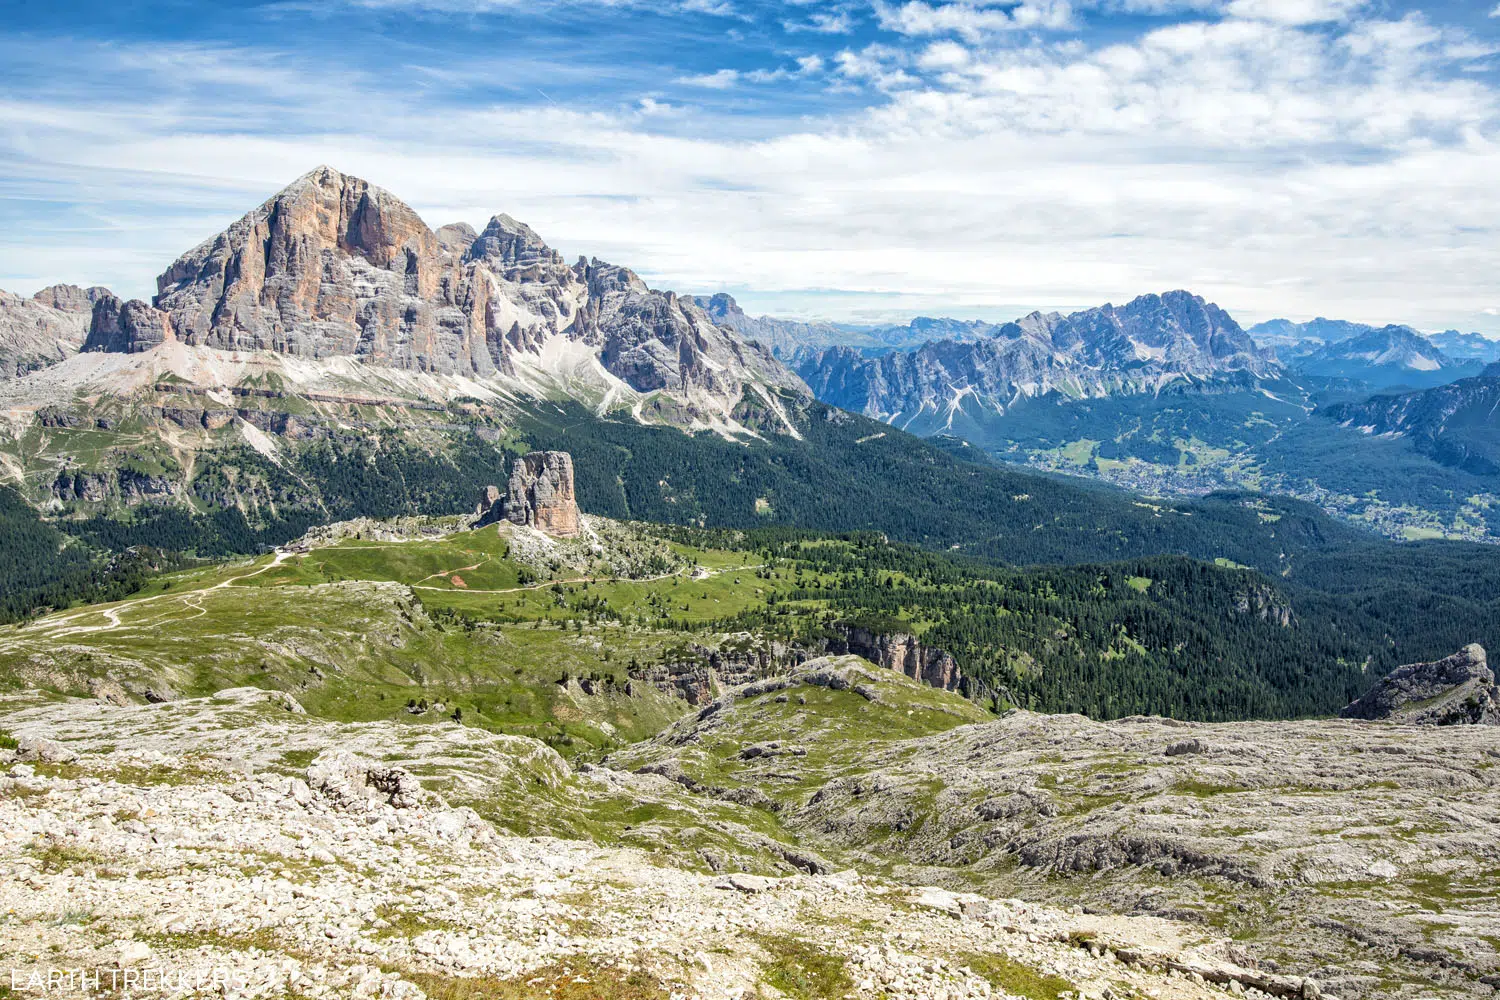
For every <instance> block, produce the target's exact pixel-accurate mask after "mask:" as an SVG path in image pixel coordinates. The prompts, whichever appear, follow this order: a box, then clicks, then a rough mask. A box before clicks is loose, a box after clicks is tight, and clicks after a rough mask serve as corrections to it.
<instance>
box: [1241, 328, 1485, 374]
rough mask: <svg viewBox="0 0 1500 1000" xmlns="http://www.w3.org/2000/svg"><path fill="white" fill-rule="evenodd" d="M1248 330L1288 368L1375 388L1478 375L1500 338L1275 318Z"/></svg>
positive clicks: (1451, 332) (1451, 331) (1452, 332)
mask: <svg viewBox="0 0 1500 1000" xmlns="http://www.w3.org/2000/svg"><path fill="white" fill-rule="evenodd" d="M1249 332H1250V335H1251V336H1252V337H1254V338H1255V339H1256V341H1257V342H1258V343H1260V344H1261V345H1262V346H1265V347H1271V348H1274V349H1275V351H1276V356H1277V358H1278V359H1279V360H1280V361H1282V362H1283V363H1284V364H1285V365H1286V366H1287V368H1288V369H1289V370H1290V371H1292V372H1296V373H1300V374H1305V375H1317V376H1321V377H1325V378H1349V379H1354V380H1356V381H1359V382H1364V383H1367V384H1369V385H1370V386H1372V387H1374V388H1386V387H1390V386H1406V387H1412V388H1423V387H1426V386H1431V385H1441V384H1442V383H1444V382H1451V381H1453V380H1455V379H1459V378H1465V377H1468V376H1472V375H1477V374H1479V372H1480V370H1481V369H1482V368H1483V367H1484V365H1485V364H1486V363H1487V362H1490V361H1495V360H1500V342H1497V341H1491V340H1488V339H1487V338H1485V337H1481V336H1480V335H1478V334H1461V333H1458V332H1457V331H1455V330H1450V331H1448V332H1447V333H1443V334H1439V335H1437V336H1435V337H1428V336H1426V335H1424V334H1422V333H1420V332H1419V331H1417V330H1415V329H1413V328H1412V327H1409V326H1399V325H1395V324H1391V325H1388V326H1383V327H1375V326H1370V325H1368V324H1364V323H1351V322H1348V321H1345V320H1331V319H1315V320H1312V321H1310V322H1307V323H1293V322H1291V321H1290V320H1284V319H1280V320H1271V321H1270V322H1267V323H1260V324H1257V325H1255V326H1253V327H1251V328H1250V331H1249ZM1445 345H1446V347H1445ZM1447 348H1452V350H1451V351H1450V350H1448V349H1447Z"/></svg>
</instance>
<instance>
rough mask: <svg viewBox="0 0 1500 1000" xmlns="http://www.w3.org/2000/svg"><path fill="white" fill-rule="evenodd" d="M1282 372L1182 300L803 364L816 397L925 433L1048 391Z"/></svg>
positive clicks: (1218, 312) (832, 354) (831, 353)
mask: <svg viewBox="0 0 1500 1000" xmlns="http://www.w3.org/2000/svg"><path fill="white" fill-rule="evenodd" d="M1273 368H1274V361H1273V359H1272V356H1271V355H1270V354H1269V353H1268V352H1265V351H1262V350H1261V349H1260V348H1258V347H1257V346H1256V345H1255V343H1254V342H1253V341H1252V340H1251V339H1250V338H1249V337H1248V336H1247V335H1246V334H1245V332H1244V331H1243V330H1241V329H1240V327H1239V325H1238V324H1237V323H1235V322H1234V320H1233V319H1232V318H1231V317H1230V316H1229V315H1228V314H1227V313H1225V312H1224V311H1223V310H1222V309H1219V308H1218V307H1217V306H1214V305H1212V304H1211V303H1208V302H1205V301H1204V300H1203V299H1202V298H1199V297H1198V296H1195V295H1192V294H1190V293H1188V292H1182V291H1177V292H1168V293H1167V294H1165V295H1143V296H1141V297H1140V298H1138V299H1135V300H1134V301H1132V302H1130V303H1129V304H1127V305H1124V306H1118V307H1117V306H1113V305H1106V306H1102V307H1100V308H1097V309H1088V310H1085V311H1083V312H1077V313H1073V314H1072V315H1070V316H1063V315H1060V314H1058V313H1048V314H1044V313H1039V312H1037V313H1032V314H1031V315H1029V316H1025V317H1023V318H1022V319H1020V320H1017V321H1016V322H1014V323H1007V324H1005V325H1003V326H1000V327H997V328H995V329H994V330H993V331H992V332H991V334H990V335H989V336H986V337H982V338H977V339H974V340H971V341H957V340H936V341H930V342H928V343H926V344H924V345H923V346H921V347H918V348H916V349H913V350H908V351H899V352H891V353H887V354H883V355H880V356H877V357H867V356H865V355H864V354H863V353H861V352H860V351H858V350H857V349H853V348H849V347H834V348H829V349H828V350H825V351H821V352H817V353H809V354H803V355H799V357H798V360H797V370H798V373H799V374H801V375H802V378H803V380H804V381H806V382H807V383H808V385H809V386H811V387H812V389H813V393H814V394H815V395H816V396H817V397H818V398H819V399H821V400H823V401H824V402H829V403H833V404H834V405H835V406H841V407H844V408H845V409H850V410H855V411H857V412H860V413H864V414H866V415H867V416H872V417H877V418H879V419H882V420H886V421H888V422H890V423H893V424H896V425H897V426H899V427H902V428H908V429H912V430H915V431H917V432H918V433H924V432H925V433H934V432H938V431H952V430H953V429H954V420H955V418H956V417H957V416H958V415H959V413H960V412H961V411H966V410H967V411H973V410H975V409H977V410H979V411H984V412H993V413H995V414H1004V413H1005V412H1006V410H1007V409H1008V408H1009V407H1010V406H1011V405H1012V404H1013V403H1015V402H1016V401H1018V400H1021V399H1026V398H1031V397H1037V396H1044V395H1047V394H1049V393H1057V394H1059V395H1061V396H1064V397H1068V398H1089V397H1099V396H1107V395H1113V394H1117V393H1138V392H1154V391H1157V390H1158V389H1160V388H1162V387H1163V386H1164V385H1166V384H1169V383H1171V382H1175V381H1178V380H1181V379H1183V378H1189V379H1206V378H1212V377H1216V376H1219V375H1224V374H1228V373H1231V372H1243V373H1249V374H1251V375H1260V374H1265V373H1268V372H1270V371H1271V370H1272V369H1273Z"/></svg>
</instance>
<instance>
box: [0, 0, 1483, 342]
mask: <svg viewBox="0 0 1500 1000" xmlns="http://www.w3.org/2000/svg"><path fill="white" fill-rule="evenodd" d="M379 6H380V8H381V10H382V12H383V13H382V17H383V18H384V20H382V21H381V22H380V23H379V24H377V25H375V26H374V28H373V29H369V30H375V31H378V32H380V33H382V35H383V37H390V36H393V35H395V34H396V33H399V32H400V31H402V30H403V29H404V28H405V26H406V25H407V24H408V22H407V21H405V20H404V19H405V18H407V17H416V16H418V14H416V13H412V12H411V11H410V9H409V7H408V8H406V9H401V8H400V7H399V6H398V5H397V4H395V0H391V2H390V3H386V2H385V0H381V2H380V4H379ZM506 6H507V5H505V4H491V5H490V6H489V7H488V8H486V9H485V10H484V11H481V12H479V13H475V12H474V11H473V10H472V9H470V10H468V11H467V12H466V13H465V14H464V15H463V17H467V18H475V17H478V18H487V17H497V18H503V19H504V20H503V21H502V22H501V23H500V25H499V27H498V28H496V31H495V35H496V37H497V38H503V37H506V36H509V35H513V34H514V33H515V32H517V31H522V30H528V31H532V32H536V31H540V30H542V29H541V28H540V27H537V26H536V25H534V24H533V23H532V19H533V18H534V17H537V16H539V15H536V14H532V13H524V12H523V13H517V12H516V11H515V10H514V8H513V6H512V9H511V10H510V11H509V12H506V13H503V14H497V13H494V11H495V10H496V9H499V8H502V7H506ZM580 6H581V7H587V8H589V9H588V10H579V9H578V8H579V7H580ZM434 7H437V8H442V4H433V3H424V4H423V5H422V11H421V13H420V16H421V17H422V18H423V19H424V23H425V24H426V26H427V27H426V29H425V30H428V31H430V32H432V33H433V34H434V35H435V36H436V37H438V38H442V37H445V33H450V34H452V36H453V37H458V34H459V33H462V32H463V31H464V30H465V26H466V25H469V30H479V29H480V28H484V27H485V25H484V24H483V23H481V24H479V27H478V28H475V27H474V26H473V25H474V22H471V21H463V20H456V19H455V17H456V16H457V15H455V14H454V13H453V12H452V11H445V10H441V9H440V10H439V11H438V12H437V13H436V14H434V10H433V8H434ZM1389 8H1390V5H1381V6H1380V7H1379V9H1378V10H1377V9H1376V6H1375V5H1372V4H1367V3H1364V2H1362V0H1088V2H1085V0H1072V2H1068V0H1024V2H1003V3H994V2H989V3H986V2H979V0H974V2H967V0H966V2H951V3H940V2H934V0H908V2H902V3H885V2H880V0H877V2H875V3H873V4H869V5H863V4H860V5H855V4H847V5H818V6H817V7H813V6H811V5H803V4H790V3H788V4H762V5H756V6H753V7H752V6H750V5H746V4H740V5H729V4H725V3H717V2H715V3H707V4H705V3H700V2H696V0H695V2H693V3H690V4H686V5H681V6H679V7H674V8H672V9H671V10H670V11H667V12H658V13H656V14H651V15H645V14H641V13H639V12H632V11H631V10H630V9H627V5H625V4H623V3H615V4H593V5H587V4H585V5H577V4H575V5H571V7H570V10H572V13H570V14H567V15H566V16H569V17H579V18H588V19H592V20H598V19H604V20H605V21H606V22H608V23H609V24H612V25H614V28H613V31H614V33H615V35H616V36H617V37H618V38H621V39H624V38H626V37H627V36H624V35H621V34H620V33H621V32H626V31H632V30H635V29H636V28H640V30H642V31H644V30H646V29H647V28H651V26H652V25H657V26H659V28H660V30H661V32H662V34H661V35H660V36H659V37H660V38H661V39H662V42H661V45H662V46H664V47H666V46H670V45H672V44H674V43H673V42H672V36H671V34H670V32H676V33H677V34H680V35H682V37H683V47H682V49H681V50H678V51H681V52H682V53H687V52H688V48H687V44H688V43H689V42H691V43H693V48H692V50H691V51H692V54H691V55H687V54H684V55H682V56H681V57H680V58H678V59H675V60H674V61H675V62H676V64H675V65H673V66H671V67H670V68H666V69H664V68H663V66H662V65H661V64H660V63H659V62H658V61H657V58H656V56H655V54H647V55H645V56H642V55H641V54H640V53H639V52H636V51H635V50H636V49H638V48H639V47H640V45H641V44H644V42H645V36H643V35H641V34H636V35H635V36H633V37H631V38H629V40H630V41H633V42H635V43H637V44H634V45H624V44H621V45H612V44H611V41H610V39H609V38H607V37H603V36H601V37H599V38H596V39H595V40H594V41H593V42H592V43H591V45H592V46H593V47H592V48H588V49H587V51H579V50H578V49H577V45H576V44H575V46H574V48H573V49H564V48H561V47H559V48H557V49H555V50H550V49H549V48H548V46H547V45H544V44H541V43H542V42H543V41H545V39H543V38H542V37H541V36H540V35H534V36H528V37H534V38H535V39H536V40H537V42H538V44H536V45H532V46H526V45H519V44H512V45H510V46H509V47H506V48H504V49H501V48H498V47H492V48H489V49H485V48H483V47H481V46H479V44H478V43H477V42H476V43H475V48H474V49H472V50H468V51H465V52H464V53H462V54H463V56H464V57H463V58H461V59H460V58H450V59H446V60H445V59H443V58H441V57H439V53H441V47H440V46H413V47H412V49H411V51H409V52H407V53H404V55H405V59H404V61H402V62H401V63H399V64H397V65H382V64H380V63H379V62H378V61H376V60H373V59H372V60H371V61H370V62H368V63H363V62H360V61H359V60H356V59H351V60H349V61H347V62H344V63H342V64H341V63H340V62H339V61H338V59H336V58H330V56H329V52H328V50H327V49H326V47H324V48H321V49H313V50H305V49H298V48H296V47H288V46H278V45H273V44H270V43H269V42H266V43H262V42H260V41H255V42H253V43H252V42H249V41H236V42H225V41H222V40H211V39H186V40H171V41H167V40H159V39H152V40H141V41H136V42H109V41H102V40H90V39H80V38H70V39H69V40H68V45H67V46H66V47H65V48H54V47H50V46H51V44H52V43H55V42H56V39H53V40H52V43H49V45H41V44H39V41H40V39H39V37H38V36H36V35H28V36H24V37H23V36H22V35H20V34H15V33H12V34H9V35H4V36H0V58H5V57H9V58H10V59H11V60H12V62H11V63H10V65H13V66H15V67H17V70H18V71H17V72H16V73H15V74H14V77H15V79H14V81H13V82H11V83H10V84H8V85H7V86H6V89H5V90H4V91H0V137H3V142H0V168H3V169H0V176H3V177H4V178H6V179H5V180H3V181H0V212H3V216H4V217H3V218H0V222H3V223H4V235H3V236H0V287H6V288H10V289H14V290H17V291H21V292H30V291H33V290H34V289H35V288H36V287H40V286H41V285H42V284H46V283H48V282H51V281H55V280H74V281H86V282H95V281H98V282H104V283H108V284H111V285H114V286H116V287H118V288H120V289H121V290H123V291H125V292H128V293H131V294H148V293H149V292H150V291H152V290H153V289H152V281H151V279H152V278H153V276H154V275H155V274H156V273H158V272H159V271H161V270H162V269H164V267H165V266H166V264H167V263H168V262H169V261H170V259H171V258H172V257H174V256H175V255H176V254H177V253H179V252H181V251H183V250H185V249H187V248H188V247H189V246H191V245H193V244H194V243H196V242H198V241H199V240H201V239H203V238H205V237H207V236H209V235H210V234H211V233H212V232H214V231H216V230H217V229H219V228H221V227H222V226H223V225H225V224H227V223H228V222H229V221H231V220H232V219H233V218H234V217H236V216H237V215H239V214H240V213H242V212H243V211H245V210H246V209H248V208H249V207H250V206H251V205H253V204H256V203H258V202H259V201H260V200H263V199H264V198H265V197H266V196H268V195H269V194H270V193H271V192H272V191H274V190H275V189H276V188H277V187H279V186H280V185H282V184H284V183H286V182H287V181H289V180H290V179H291V178H293V177H295V176H297V175H298V174H300V173H302V172H303V171H305V170H307V169H309V168H310V167H311V166H313V165H314V164H316V163H320V162H328V163H332V164H334V165H335V166H339V167H340V168H342V169H345V170H348V171H351V172H354V173H357V174H360V175H361V176H365V177H368V178H369V179H370V180H372V181H374V182H375V183H378V184H381V185H382V186H385V187H387V188H390V189H391V190H393V191H395V192H396V193H397V194H399V195H400V196H402V197H403V198H406V199H407V200H408V201H410V202H412V203H413V205H414V206H415V207H416V208H417V209H418V210H419V211H421V212H422V213H423V215H424V217H425V218H427V220H428V221H429V223H431V224H433V225H438V224H442V223H446V222H450V221H455V220H458V219H464V220H467V221H470V222H473V223H476V224H479V223H482V222H483V221H484V219H485V218H487V217H488V215H489V214H491V213H494V212H499V211H506V212H509V213H510V214H512V215H515V216H517V217H519V218H522V219H525V220H526V221H527V222H529V223H530V224H532V225H533V226H534V227H536V228H537V229H538V230H539V231H540V232H541V233H542V234H543V235H544V236H545V237H547V238H548V239H549V241H550V242H552V243H553V244H554V245H556V246H558V247H559V249H561V250H563V251H564V252H566V253H570V254H576V253H589V254H598V255H599V256H604V257H607V258H610V259H614V260H617V261H619V262H621V263H626V264H629V265H631V266H633V267H635V268H637V269H638V270H640V271H641V272H642V273H643V274H645V275H646V276H647V277H648V279H649V280H650V281H652V283H653V284H657V285H659V286H663V287H674V288H677V289H679V290H682V291H712V290H717V289H721V288H727V289H730V290H733V291H735V292H736V293H737V294H738V295H740V297H741V298H742V300H744V301H746V302H747V304H749V305H750V306H751V307H752V308H770V309H776V310H778V311H788V312H795V313H799V314H803V315H823V316H829V317H833V318H854V319H860V318H876V317H888V316H895V315H904V314H910V313H913V312H919V311H921V312H953V313H961V314H965V315H983V316H989V317H992V318H1008V317H1009V316H1010V315H1011V314H1012V313H1013V312H1015V311H1018V310H1020V309H1023V308H1032V307H1041V308H1069V307H1075V306H1084V305H1093V304H1098V303H1100V302H1104V301H1110V300H1113V301H1120V300H1122V299H1125V298H1129V297H1131V296H1133V295H1135V294H1139V293H1141V292H1145V291H1159V290H1164V289H1167V288H1175V287H1187V288H1191V289H1193V290H1195V291H1198V292H1200V293H1202V294H1205V295H1208V296H1210V297H1212V298H1214V299H1215V300H1217V301H1219V302H1220V303H1221V304H1223V305H1225V306H1226V307H1227V308H1230V309H1232V310H1234V311H1235V312H1236V314H1237V315H1240V316H1241V317H1242V318H1245V319H1255V318H1265V317H1268V316H1271V315H1282V314H1285V315H1290V316H1293V317H1298V318H1305V317H1310V316H1312V315H1337V316H1342V317H1347V318H1352V319H1364V320H1369V321H1380V322H1384V321H1401V322H1411V323H1415V324H1418V325H1421V326H1426V327H1443V326H1450V325H1454V326H1463V327H1465V328H1477V329H1486V330H1492V331H1496V332H1500V319H1497V317H1496V312H1495V310H1496V308H1497V306H1500V281H1497V275H1500V241H1497V240H1496V238H1495V233H1496V232H1497V231H1500V195H1497V191H1496V188H1495V185H1494V178H1495V177H1500V143H1497V124H1500V91H1497V86H1496V78H1495V66H1496V58H1497V57H1496V51H1497V47H1496V45H1495V39H1494V38H1493V37H1484V36H1482V35H1481V34H1480V33H1478V32H1477V31H1476V29H1475V28H1474V27H1473V26H1472V25H1468V26H1464V25H1456V24H1451V23H1445V22H1441V21H1438V20H1436V19H1435V18H1434V17H1431V16H1429V15H1427V14H1424V13H1423V12H1421V11H1419V10H1416V9H1407V10H1397V11H1392V10H1390V9H1389ZM280 16H282V17H286V18H293V19H296V18H297V17H300V16H303V15H299V14H298V13H296V12H295V11H292V12H283V13H282V14H281V15H280ZM308 16H311V15H308ZM555 16H564V15H562V14H556V15H555ZM1478 16H1479V17H1480V21H1481V22H1482V24H1483V25H1489V24H1491V22H1489V21H1488V20H1487V19H1486V18H1484V17H1483V15H1482V14H1480V15H1478ZM434 17H436V21H435V22H434V21H433V20H431V19H432V18H434ZM610 19H614V20H610ZM664 20H671V21H672V25H671V26H670V27H668V26H666V25H662V24H661V22H663V21H664ZM572 23H575V22H569V24H572ZM528 26H529V27H528ZM500 28H503V29H504V30H503V31H501V30H500ZM601 30H602V29H601ZM651 30H657V29H656V28H651ZM267 37H270V36H269V35H268V36H267ZM559 37H561V33H560V34H559ZM653 37H655V36H653ZM705 40H707V41H708V42H710V43H711V44H705ZM498 44H499V43H496V45H497V46H498ZM486 51H488V52H491V53H492V55H490V56H486V55H485V54H484V53H485V52H486ZM64 53H66V56H64ZM632 53H633V54H632ZM570 56H571V58H570ZM79 66H84V67H87V69H86V70H85V71H83V72H80V71H79V70H78V68H77V67H79Z"/></svg>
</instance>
